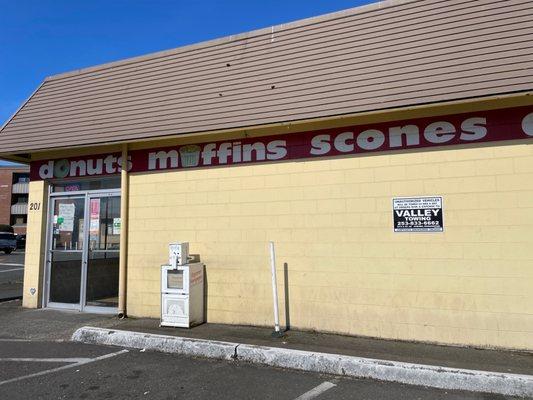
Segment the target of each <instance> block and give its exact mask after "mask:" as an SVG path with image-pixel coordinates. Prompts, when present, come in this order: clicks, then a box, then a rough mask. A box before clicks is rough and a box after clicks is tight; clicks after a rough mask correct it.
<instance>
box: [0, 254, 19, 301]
mask: <svg viewBox="0 0 533 400" xmlns="http://www.w3.org/2000/svg"><path fill="white" fill-rule="evenodd" d="M23 279H24V250H17V251H15V252H13V253H11V254H4V253H3V252H0V301H2V300H6V299H13V298H17V297H21V296H22V282H23Z"/></svg>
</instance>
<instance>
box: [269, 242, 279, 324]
mask: <svg viewBox="0 0 533 400" xmlns="http://www.w3.org/2000/svg"><path fill="white" fill-rule="evenodd" d="M270 267H271V270H272V296H274V332H275V333H279V332H280V329H279V306H278V284H277V279H276V252H275V251H274V242H270Z"/></svg>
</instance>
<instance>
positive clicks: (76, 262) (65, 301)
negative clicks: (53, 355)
mask: <svg viewBox="0 0 533 400" xmlns="http://www.w3.org/2000/svg"><path fill="white" fill-rule="evenodd" d="M85 221H86V220H85V197H66V198H56V199H53V200H52V216H51V230H52V232H51V236H50V237H51V241H50V250H49V258H48V271H49V272H48V279H49V284H48V287H49V293H48V303H49V305H52V306H53V305H59V304H61V305H62V306H63V307H66V308H79V305H80V298H81V297H80V296H81V276H82V269H83V268H82V265H83V262H84V260H83V258H84V257H83V253H84V248H85V243H87V240H86V239H85V234H84V232H85Z"/></svg>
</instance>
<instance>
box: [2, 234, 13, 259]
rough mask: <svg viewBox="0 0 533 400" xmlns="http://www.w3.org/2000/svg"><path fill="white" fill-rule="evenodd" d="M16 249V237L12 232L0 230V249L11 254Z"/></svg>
mask: <svg viewBox="0 0 533 400" xmlns="http://www.w3.org/2000/svg"><path fill="white" fill-rule="evenodd" d="M16 249H17V238H16V236H15V234H14V233H13V232H0V251H3V252H4V253H6V254H11V252H12V251H14V250H16Z"/></svg>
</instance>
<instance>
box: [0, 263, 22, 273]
mask: <svg viewBox="0 0 533 400" xmlns="http://www.w3.org/2000/svg"><path fill="white" fill-rule="evenodd" d="M0 265H2V264H0ZM13 271H24V268H12V269H4V270H1V271H0V274H1V273H2V272H13Z"/></svg>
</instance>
